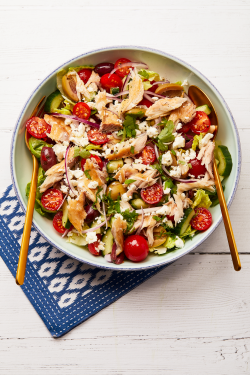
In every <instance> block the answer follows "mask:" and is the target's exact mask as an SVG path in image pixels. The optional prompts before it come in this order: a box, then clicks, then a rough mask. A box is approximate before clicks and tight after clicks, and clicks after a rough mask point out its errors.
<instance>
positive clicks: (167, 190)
mask: <svg viewBox="0 0 250 375" xmlns="http://www.w3.org/2000/svg"><path fill="white" fill-rule="evenodd" d="M170 191H171V189H170V188H168V187H167V188H166V189H163V192H164V194H169V193H170Z"/></svg>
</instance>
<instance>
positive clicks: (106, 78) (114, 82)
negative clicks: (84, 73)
mask: <svg viewBox="0 0 250 375" xmlns="http://www.w3.org/2000/svg"><path fill="white" fill-rule="evenodd" d="M100 82H101V85H102V87H103V88H104V89H105V90H106V91H107V92H110V89H112V88H114V87H119V89H120V90H121V88H122V80H121V78H120V77H118V75H116V74H110V73H107V74H104V75H103V76H102V77H101V81H100Z"/></svg>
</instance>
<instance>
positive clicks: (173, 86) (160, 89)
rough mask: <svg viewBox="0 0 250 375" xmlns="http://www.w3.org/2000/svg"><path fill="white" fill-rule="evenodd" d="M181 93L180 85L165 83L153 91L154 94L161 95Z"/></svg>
mask: <svg viewBox="0 0 250 375" xmlns="http://www.w3.org/2000/svg"><path fill="white" fill-rule="evenodd" d="M172 90H174V91H183V87H182V86H180V85H176V84H175V83H165V84H164V85H160V86H158V87H157V89H156V90H155V93H156V94H162V93H164V92H166V91H172Z"/></svg>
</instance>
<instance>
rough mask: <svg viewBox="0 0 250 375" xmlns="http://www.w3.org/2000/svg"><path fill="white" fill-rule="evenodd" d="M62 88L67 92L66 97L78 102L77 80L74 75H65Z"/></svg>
mask: <svg viewBox="0 0 250 375" xmlns="http://www.w3.org/2000/svg"><path fill="white" fill-rule="evenodd" d="M62 88H63V91H64V92H65V95H66V96H67V97H68V98H69V99H71V100H73V101H74V102H78V100H79V99H78V96H77V92H76V78H75V77H74V76H72V75H70V76H69V75H68V74H65V76H63V77H62Z"/></svg>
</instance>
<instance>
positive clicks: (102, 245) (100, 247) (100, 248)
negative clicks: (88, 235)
mask: <svg viewBox="0 0 250 375" xmlns="http://www.w3.org/2000/svg"><path fill="white" fill-rule="evenodd" d="M97 250H99V251H100V250H105V243H104V242H102V241H100V243H99V245H98V247H97Z"/></svg>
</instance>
